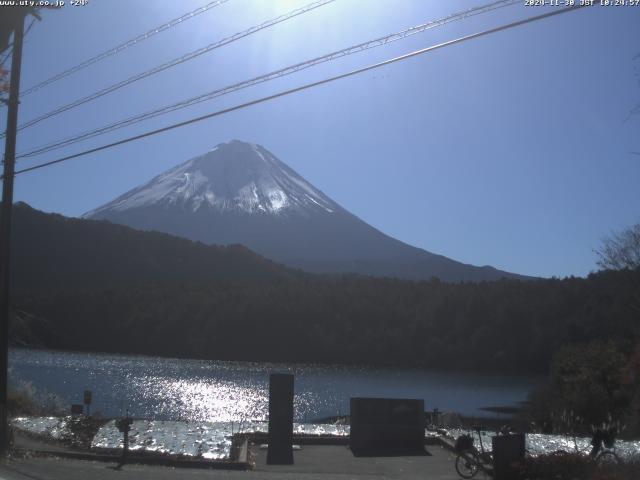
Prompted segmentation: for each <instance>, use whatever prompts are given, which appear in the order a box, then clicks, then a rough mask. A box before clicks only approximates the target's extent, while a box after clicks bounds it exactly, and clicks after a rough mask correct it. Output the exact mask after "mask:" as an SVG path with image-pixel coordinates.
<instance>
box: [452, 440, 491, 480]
mask: <svg viewBox="0 0 640 480" xmlns="http://www.w3.org/2000/svg"><path fill="white" fill-rule="evenodd" d="M474 430H475V432H476V433H477V434H478V440H479V442H480V450H478V449H477V448H476V447H475V445H474V440H473V437H472V436H470V435H461V436H460V437H458V439H457V440H456V451H457V452H458V456H457V457H456V461H455V467H456V472H458V475H460V476H461V477H462V478H472V477H474V476H475V475H476V474H477V473H478V472H479V471H480V470H482V471H483V472H485V473H486V474H488V475H489V476H493V455H492V453H491V452H488V451H486V450H485V449H484V445H483V444H482V435H481V432H482V428H481V427H474Z"/></svg>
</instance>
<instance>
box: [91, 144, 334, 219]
mask: <svg viewBox="0 0 640 480" xmlns="http://www.w3.org/2000/svg"><path fill="white" fill-rule="evenodd" d="M152 205H154V206H164V207H167V208H169V207H180V208H182V209H184V210H191V211H192V212H197V211H199V210H201V209H203V208H204V209H213V210H216V211H218V212H225V211H227V212H232V211H236V212H245V213H251V214H270V215H282V214H296V213H297V214H306V213H309V211H313V212H322V213H327V214H330V213H333V212H334V211H335V210H336V209H338V208H339V207H338V205H337V204H336V203H335V202H333V201H332V200H331V199H330V198H329V197H327V196H326V195H325V194H324V193H322V192H321V191H320V190H318V189H316V188H315V187H313V186H312V185H311V184H310V183H309V182H307V181H306V180H305V179H304V178H302V177H301V176H300V175H298V174H297V173H296V172H295V171H293V170H292V169H291V168H290V167H288V166H287V165H285V164H284V163H282V162H281V161H280V160H278V159H277V158H276V157H275V156H274V155H273V154H272V153H270V152H269V151H268V150H266V149H265V148H264V147H262V146H260V145H256V144H250V143H245V142H241V141H239V140H232V141H230V142H228V143H221V144H219V145H217V146H216V147H214V148H213V149H212V150H211V151H209V152H207V153H205V154H204V155H201V156H199V157H196V158H192V159H191V160H188V161H186V162H184V163H182V164H180V165H178V166H176V167H174V168H172V169H170V170H168V171H166V172H164V173H162V174H160V175H158V176H157V177H155V178H153V179H152V180H151V181H150V182H148V183H147V184H145V185H142V186H141V187H138V188H135V189H133V190H131V191H129V192H127V193H125V194H124V195H121V196H120V197H118V198H116V199H115V200H113V201H112V202H110V203H108V204H106V205H103V206H102V207H99V208H97V209H96V210H93V211H91V212H88V213H86V214H85V215H84V216H85V217H92V216H94V215H96V214H99V213H100V212H103V211H125V210H130V209H136V208H140V207H148V206H152Z"/></svg>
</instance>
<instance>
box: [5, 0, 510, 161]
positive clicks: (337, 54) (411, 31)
mask: <svg viewBox="0 0 640 480" xmlns="http://www.w3.org/2000/svg"><path fill="white" fill-rule="evenodd" d="M516 3H520V0H500V1H495V2H492V3H489V4H486V5H483V6H479V7H475V8H472V9H469V10H464V11H462V12H457V13H453V14H451V15H448V16H446V17H443V18H440V19H438V20H433V21H430V22H427V23H423V24H420V25H417V26H414V27H411V28H408V29H405V30H402V31H399V32H395V33H391V34H389V35H385V36H383V37H378V38H376V39H373V40H369V41H367V42H363V43H359V44H356V45H352V46H350V47H347V48H344V49H342V50H337V51H334V52H331V53H328V54H325V55H322V56H320V57H316V58H313V59H311V60H307V61H304V62H301V63H297V64H295V65H291V66H288V67H285V68H282V69H279V70H274V71H272V72H269V73H266V74H264V75H260V76H258V77H254V78H251V79H249V80H244V81H242V82H238V83H235V84H232V85H227V86H225V87H222V88H219V89H216V90H213V91H210V92H207V93H204V94H202V95H198V96H195V97H191V98H188V99H185V100H181V101H180V102H177V103H173V104H170V105H166V106H164V107H161V108H158V109H155V110H151V111H147V112H145V113H141V114H138V115H134V116H132V117H128V118H125V119H123V120H119V121H117V122H114V123H111V124H108V125H105V126H102V127H98V128H96V129H93V130H89V131H85V132H81V133H79V134H76V135H74V136H72V137H67V138H65V139H61V140H56V141H54V142H52V143H48V144H46V145H43V146H40V147H36V148H34V149H32V150H30V151H27V152H24V153H21V154H19V155H18V157H17V158H25V157H33V156H36V155H41V154H43V153H46V152H50V151H52V150H57V149H59V148H63V147H67V146H69V145H72V144H74V143H77V142H80V141H83V140H87V139H89V138H93V137H96V136H99V135H103V134H106V133H109V132H112V131H115V130H118V129H120V128H124V127H127V126H131V125H134V124H136V123H139V122H142V121H144V120H148V119H150V118H154V117H157V116H160V115H164V114H167V113H171V112H173V111H176V110H180V109H183V108H187V107H190V106H193V105H195V104H198V103H201V102H204V101H208V100H212V99H214V98H217V97H221V96H223V95H228V94H230V93H233V92H236V91H238V90H242V89H244V88H248V87H251V86H254V85H257V84H260V83H264V82H267V81H270V80H274V79H276V78H280V77H283V76H286V75H290V74H293V73H296V72H299V71H301V70H305V69H307V68H310V67H313V66H315V65H319V64H321V63H325V62H328V61H332V60H335V59H337V58H341V57H344V56H348V55H352V54H354V53H358V52H362V51H364V50H368V49H371V48H375V47H379V46H382V45H386V44H389V43H392V42H395V41H398V40H401V39H404V38H407V37H409V36H412V35H416V34H418V33H422V32H424V31H426V30H428V29H431V28H435V27H439V26H442V25H446V24H448V23H450V22H453V21H457V20H462V19H464V18H468V17H470V16H475V15H479V14H482V13H486V12H489V11H492V10H495V9H498V8H503V7H506V6H510V5H514V4H516Z"/></svg>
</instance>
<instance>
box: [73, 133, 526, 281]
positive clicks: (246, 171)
mask: <svg viewBox="0 0 640 480" xmlns="http://www.w3.org/2000/svg"><path fill="white" fill-rule="evenodd" d="M83 218H90V219H102V220H109V221H111V222H113V223H120V224H124V225H128V226H130V227H132V228H136V229H140V230H156V231H161V232H165V233H169V234H173V235H177V236H181V237H185V238H189V239H191V240H196V241H200V242H203V243H206V244H219V245H228V244H242V245H245V246H246V247H248V248H249V249H251V250H253V251H255V252H257V253H258V254H260V255H262V256H264V257H266V258H269V259H271V260H274V261H276V262H279V263H283V264H285V265H287V266H289V267H293V268H300V269H303V270H306V271H309V272H313V273H359V274H364V275H374V276H383V277H396V278H404V279H410V280H424V279H430V278H432V277H437V278H439V279H441V280H444V281H454V282H455V281H484V280H498V279H500V278H517V279H530V278H531V277H526V276H523V275H518V274H514V273H509V272H504V271H501V270H498V269H495V268H494V267H491V266H482V267H479V266H475V265H469V264H464V263H461V262H457V261H455V260H452V259H450V258H447V257H445V256H443V255H438V254H434V253H431V252H428V251H426V250H423V249H420V248H417V247H413V246H411V245H407V244H405V243H403V242H401V241H400V240H397V239H395V238H393V237H390V236H389V235H386V234H385V233H383V232H381V231H379V230H377V229H376V228H374V227H372V226H371V225H369V224H367V223H366V222H364V221H363V220H361V219H360V218H358V217H357V216H355V215H353V214H352V213H350V212H349V211H347V210H346V209H345V208H343V207H342V206H340V205H339V204H338V203H337V202H335V201H334V200H332V199H331V198H330V197H328V196H327V195H326V194H324V193H323V192H322V191H321V190H319V189H318V188H316V187H314V186H313V185H312V184H311V183H309V182H308V181H307V180H305V179H304V178H302V177H301V176H300V175H299V174H298V173H296V172H295V171H294V170H293V169H291V168H290V167H289V166H287V165H286V164H285V163H284V162H282V161H280V160H279V159H278V158H277V157H276V156H275V155H273V154H272V153H271V152H269V151H268V150H267V149H265V148H264V147H262V146H260V145H256V144H250V143H246V142H242V141H239V140H232V141H230V142H227V143H222V144H218V145H217V146H216V147H214V148H213V149H212V150H210V151H209V152H207V153H205V154H203V155H200V156H198V157H195V158H192V159H190V160H187V161H186V162H183V163H181V164H179V165H177V166H176V167H173V168H172V169H169V170H167V171H165V172H163V173H161V174H160V175H157V176H156V177H154V178H153V179H151V180H150V181H149V182H147V183H146V184H144V185H141V186H139V187H136V188H134V189H132V190H130V191H128V192H126V193H124V194H123V195H120V196H119V197H117V198H116V199H114V200H113V201H111V202H109V203H107V204H105V205H103V206H100V207H98V208H96V209H94V210H91V211H89V212H87V213H86V214H84V215H83Z"/></svg>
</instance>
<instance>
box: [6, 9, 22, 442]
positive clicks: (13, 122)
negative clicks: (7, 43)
mask: <svg viewBox="0 0 640 480" xmlns="http://www.w3.org/2000/svg"><path fill="white" fill-rule="evenodd" d="M25 15H26V12H25ZM25 15H17V16H16V17H15V25H14V28H13V53H12V56H11V77H10V82H11V83H10V85H9V101H8V109H7V136H6V138H5V147H4V162H3V163H4V169H3V177H2V210H1V214H0V269H1V276H0V350H1V352H0V453H2V454H3V453H5V452H6V451H7V448H8V447H9V417H8V412H7V386H8V385H7V384H8V381H7V380H8V378H7V376H8V367H9V316H10V310H11V300H10V288H9V287H10V285H9V282H10V276H9V267H10V261H11V260H10V259H11V255H10V246H11V214H12V209H13V177H14V171H15V161H16V136H17V133H18V96H19V93H20V64H21V62H22V37H23V36H24V17H25Z"/></svg>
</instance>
